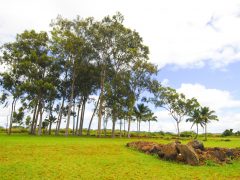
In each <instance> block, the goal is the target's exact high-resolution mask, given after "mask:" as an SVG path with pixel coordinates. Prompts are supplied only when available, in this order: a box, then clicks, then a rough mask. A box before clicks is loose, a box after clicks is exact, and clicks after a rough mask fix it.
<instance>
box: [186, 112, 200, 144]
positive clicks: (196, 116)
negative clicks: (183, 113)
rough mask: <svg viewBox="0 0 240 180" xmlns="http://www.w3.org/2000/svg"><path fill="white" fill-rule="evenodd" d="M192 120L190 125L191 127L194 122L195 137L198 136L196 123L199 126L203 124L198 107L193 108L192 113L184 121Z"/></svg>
mask: <svg viewBox="0 0 240 180" xmlns="http://www.w3.org/2000/svg"><path fill="white" fill-rule="evenodd" d="M188 121H189V122H192V126H191V129H192V127H193V126H194V125H195V124H196V126H197V134H196V136H195V139H197V137H198V125H200V126H201V127H203V126H204V121H203V119H202V118H201V112H200V109H195V110H194V111H193V112H192V114H191V115H190V117H189V118H188V119H186V122H188Z"/></svg>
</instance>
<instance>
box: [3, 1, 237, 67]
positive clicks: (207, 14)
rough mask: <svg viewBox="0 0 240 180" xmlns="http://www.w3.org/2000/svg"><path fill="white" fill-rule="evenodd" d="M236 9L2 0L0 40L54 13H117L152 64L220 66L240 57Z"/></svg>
mask: <svg viewBox="0 0 240 180" xmlns="http://www.w3.org/2000/svg"><path fill="white" fill-rule="evenodd" d="M239 7H240V3H239V1H237V0H233V1H228V0H212V1H208V0H202V1H197V0H195V1H194V0H182V1H177V0H169V1H155V0H152V1H149V0H148V1H147V0H141V1H137V2H136V1H127V0H114V1H112V0H101V1H98V0H79V1H77V0H70V1H66V0H52V1H48V0H42V1H31V0H22V1H21V2H20V1H17V0H7V1H6V0H5V1H2V2H1V6H0V22H1V25H0V39H1V41H0V44H1V43H3V42H7V41H9V40H12V39H13V38H14V36H15V34H16V33H20V32H22V31H23V30H24V29H31V28H34V29H37V30H49V26H48V25H49V23H50V21H51V19H54V18H55V17H56V16H57V15H58V14H61V15H63V16H64V17H68V18H74V17H75V16H76V15H77V14H79V15H80V16H83V17H87V16H94V17H95V18H97V19H100V18H102V17H103V16H105V15H108V14H110V15H112V14H114V13H115V12H116V11H120V12H121V13H123V14H124V15H125V19H126V21H125V24H126V25H127V26H129V27H131V28H132V29H136V30H137V31H139V33H140V35H141V36H142V37H143V39H144V42H145V44H147V45H149V47H150V51H151V60H152V61H153V62H155V63H157V64H159V65H160V66H164V65H166V64H176V65H178V66H181V67H202V66H203V65H204V64H205V62H206V61H207V60H210V61H211V63H210V64H211V65H212V67H214V68H219V67H223V66H226V65H227V64H229V63H232V62H235V61H238V60H239V59H240V58H239V57H240V53H239V50H238V49H239V47H240V36H239V31H240V17H239ZM234 49H235V50H236V49H237V50H236V51H235V50H234Z"/></svg>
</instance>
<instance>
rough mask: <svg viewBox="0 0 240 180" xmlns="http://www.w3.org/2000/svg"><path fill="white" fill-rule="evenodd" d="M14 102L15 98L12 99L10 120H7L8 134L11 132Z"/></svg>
mask: <svg viewBox="0 0 240 180" xmlns="http://www.w3.org/2000/svg"><path fill="white" fill-rule="evenodd" d="M14 104H15V99H13V101H12V107H11V115H10V122H9V128H8V135H11V133H12V122H13V112H14Z"/></svg>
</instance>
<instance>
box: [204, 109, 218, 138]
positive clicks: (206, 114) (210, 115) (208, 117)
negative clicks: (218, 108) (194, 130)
mask: <svg viewBox="0 0 240 180" xmlns="http://www.w3.org/2000/svg"><path fill="white" fill-rule="evenodd" d="M214 113H215V111H212V110H210V109H209V107H202V108H201V109H200V116H201V119H202V120H203V122H204V125H205V141H206V140H207V123H209V122H210V121H211V120H216V121H218V117H217V116H216V115H215V114H214Z"/></svg>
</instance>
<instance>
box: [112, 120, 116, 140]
mask: <svg viewBox="0 0 240 180" xmlns="http://www.w3.org/2000/svg"><path fill="white" fill-rule="evenodd" d="M115 125H116V119H115V117H114V118H113V124H112V138H115Z"/></svg>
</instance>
